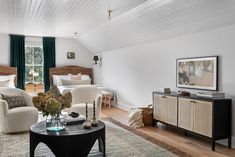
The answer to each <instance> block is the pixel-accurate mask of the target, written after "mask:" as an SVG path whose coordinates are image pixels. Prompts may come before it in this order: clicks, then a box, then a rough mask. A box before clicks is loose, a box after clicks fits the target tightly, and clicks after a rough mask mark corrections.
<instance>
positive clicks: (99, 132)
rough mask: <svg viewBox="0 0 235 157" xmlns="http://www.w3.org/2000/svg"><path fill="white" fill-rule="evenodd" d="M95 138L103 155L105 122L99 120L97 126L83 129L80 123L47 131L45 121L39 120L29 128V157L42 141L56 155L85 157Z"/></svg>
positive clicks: (58, 156) (59, 156)
mask: <svg viewBox="0 0 235 157" xmlns="http://www.w3.org/2000/svg"><path fill="white" fill-rule="evenodd" d="M96 140H98V142H99V151H100V152H102V153H103V156H105V124H104V123H103V122H101V121H99V123H98V126H97V127H92V128H91V129H84V128H83V126H82V124H75V125H66V126H65V130H63V131H60V132H48V131H47V130H46V122H45V121H43V122H39V123H36V124H34V125H33V126H31V128H30V157H33V156H34V150H35V148H36V147H37V145H38V144H39V143H40V142H42V143H44V144H46V145H47V146H48V147H49V148H50V149H51V151H52V152H53V153H54V155H55V156H56V157H75V156H76V157H86V156H87V155H88V154H89V152H90V150H91V148H92V147H93V145H94V144H95V142H96Z"/></svg>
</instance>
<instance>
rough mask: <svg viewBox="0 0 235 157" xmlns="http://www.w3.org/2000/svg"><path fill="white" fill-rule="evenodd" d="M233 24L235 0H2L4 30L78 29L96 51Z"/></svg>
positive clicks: (56, 32)
mask: <svg viewBox="0 0 235 157" xmlns="http://www.w3.org/2000/svg"><path fill="white" fill-rule="evenodd" d="M108 9H112V10H113V13H112V20H108V17H107V10H108ZM231 24H235V0H0V33H8V34H24V35H33V36H56V37H73V33H74V32H78V34H79V35H78V41H79V42H81V43H82V44H83V45H84V46H85V47H86V48H87V49H88V50H89V51H90V52H93V53H99V52H104V51H108V50H112V49H118V48H123V47H127V46H131V45H135V44H140V43H144V42H150V41H154V40H161V39H165V38H170V37H175V36H179V35H185V34H190V33H195V32H200V31H206V30H209V29H215V28H219V27H223V26H228V25H231Z"/></svg>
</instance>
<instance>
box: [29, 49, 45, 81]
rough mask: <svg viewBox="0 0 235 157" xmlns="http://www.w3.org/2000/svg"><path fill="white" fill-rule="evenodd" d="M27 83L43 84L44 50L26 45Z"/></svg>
mask: <svg viewBox="0 0 235 157" xmlns="http://www.w3.org/2000/svg"><path fill="white" fill-rule="evenodd" d="M25 83H36V84H39V83H43V48H42V46H38V45H25Z"/></svg>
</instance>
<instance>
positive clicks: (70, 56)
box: [67, 52, 75, 59]
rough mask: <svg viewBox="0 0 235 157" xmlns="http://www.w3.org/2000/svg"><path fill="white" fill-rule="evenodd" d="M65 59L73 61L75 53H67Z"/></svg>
mask: <svg viewBox="0 0 235 157" xmlns="http://www.w3.org/2000/svg"><path fill="white" fill-rule="evenodd" d="M67 59H75V52H67Z"/></svg>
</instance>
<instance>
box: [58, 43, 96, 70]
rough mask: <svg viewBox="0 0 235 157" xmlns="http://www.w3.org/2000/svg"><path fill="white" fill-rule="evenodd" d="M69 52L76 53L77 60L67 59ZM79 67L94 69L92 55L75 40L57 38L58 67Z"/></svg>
mask: <svg viewBox="0 0 235 157" xmlns="http://www.w3.org/2000/svg"><path fill="white" fill-rule="evenodd" d="M67 52H75V59H67ZM63 65H79V66H83V67H89V68H90V67H92V55H91V54H90V53H89V52H88V51H87V50H86V49H85V48H84V47H82V45H81V44H79V42H78V41H76V40H75V39H69V38H56V66H63Z"/></svg>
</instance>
